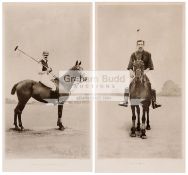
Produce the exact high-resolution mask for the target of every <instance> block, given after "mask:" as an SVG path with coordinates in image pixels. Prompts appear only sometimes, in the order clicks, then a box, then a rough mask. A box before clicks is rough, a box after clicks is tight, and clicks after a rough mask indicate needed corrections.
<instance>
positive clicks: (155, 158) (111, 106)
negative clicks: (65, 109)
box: [95, 3, 185, 173]
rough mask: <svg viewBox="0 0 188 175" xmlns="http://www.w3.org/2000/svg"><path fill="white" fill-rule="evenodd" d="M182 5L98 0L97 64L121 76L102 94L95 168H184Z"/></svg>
mask: <svg viewBox="0 0 188 175" xmlns="http://www.w3.org/2000/svg"><path fill="white" fill-rule="evenodd" d="M184 13H185V6H184V3H96V21H95V24H96V70H98V71H99V70H100V71H109V72H113V75H114V76H116V79H111V81H110V84H113V88H114V89H113V88H112V87H111V89H112V91H111V93H110V94H106V95H105V94H103V95H105V96H108V97H109V99H110V100H98V101H96V172H169V173H170V172H184V171H185V167H184V166H185V162H184V159H185V157H184V155H185V152H184V147H185V138H184V137H185V127H184V125H185V115H184V112H185V84H184V82H185V44H184V42H185V41H184V38H185V26H184V25H185V21H184V20H185V19H184V18H185V16H184ZM118 71H119V73H117V72H118ZM115 72H116V73H115ZM122 72H124V75H126V78H124V79H123V77H122V75H123V74H122ZM121 77H122V78H121ZM120 78H121V79H120ZM125 79H128V80H129V82H126V81H124V80H125ZM117 80H118V81H117ZM117 82H118V83H120V86H118V87H117ZM107 83H108V82H107ZM114 92H115V93H114Z"/></svg>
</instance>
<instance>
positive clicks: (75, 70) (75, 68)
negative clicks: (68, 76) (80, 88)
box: [70, 60, 87, 82]
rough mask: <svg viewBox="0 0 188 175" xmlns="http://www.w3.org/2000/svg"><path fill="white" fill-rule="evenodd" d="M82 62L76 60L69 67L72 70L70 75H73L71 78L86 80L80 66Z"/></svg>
mask: <svg viewBox="0 0 188 175" xmlns="http://www.w3.org/2000/svg"><path fill="white" fill-rule="evenodd" d="M81 64H82V62H81V61H80V62H78V60H77V61H76V63H75V65H74V66H73V67H72V68H71V69H70V70H71V72H72V76H73V77H75V79H74V78H73V80H75V81H76V80H79V81H80V82H82V81H86V80H87V77H86V76H85V74H84V73H83V68H82V67H81Z"/></svg>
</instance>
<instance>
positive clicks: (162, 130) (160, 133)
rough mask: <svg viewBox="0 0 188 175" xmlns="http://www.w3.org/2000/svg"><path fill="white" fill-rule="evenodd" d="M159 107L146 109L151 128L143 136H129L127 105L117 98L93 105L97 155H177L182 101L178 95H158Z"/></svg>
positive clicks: (179, 154)
mask: <svg viewBox="0 0 188 175" xmlns="http://www.w3.org/2000/svg"><path fill="white" fill-rule="evenodd" d="M158 101H159V102H160V103H161V104H162V105H163V107H162V108H158V109H156V110H153V109H151V110H150V116H151V117H150V125H151V130H150V131H147V133H146V134H147V137H148V138H147V139H145V140H143V139H141V138H139V137H134V138H131V137H130V136H129V133H130V128H131V124H132V121H131V120H132V119H131V116H132V113H131V109H130V108H125V107H120V106H118V105H117V102H99V103H98V105H97V121H96V123H97V132H96V133H97V137H98V139H97V156H98V158H181V156H182V140H183V138H182V133H183V132H182V121H183V119H182V104H181V98H180V97H168V98H167V97H160V98H158Z"/></svg>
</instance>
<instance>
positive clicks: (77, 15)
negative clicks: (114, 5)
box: [3, 3, 92, 171]
mask: <svg viewBox="0 0 188 175" xmlns="http://www.w3.org/2000/svg"><path fill="white" fill-rule="evenodd" d="M91 19H92V4H91V3H3V95H4V96H3V108H4V115H3V126H4V130H3V135H4V136H3V138H4V139H3V140H4V146H3V148H4V150H3V151H4V153H3V169H4V171H90V170H91V167H92V165H91V155H92V153H91V147H92V145H91V116H92V108H91V107H92V106H91V101H89V100H88V101H86V100H85V101H82V100H76V99H71V96H72V94H74V89H75V87H74V86H76V85H78V84H83V83H84V81H86V79H87V78H86V77H85V75H84V73H83V72H84V71H85V70H87V71H88V70H91V67H92V65H91V63H92V45H91V44H92V23H91V22H92V21H91ZM65 77H69V79H70V77H71V78H72V79H71V81H69V82H67V81H66V79H65ZM78 77H81V78H82V80H83V81H81V79H80V81H79V80H78V81H77V78H78Z"/></svg>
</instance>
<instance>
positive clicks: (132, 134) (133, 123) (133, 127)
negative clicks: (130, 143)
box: [130, 106, 136, 137]
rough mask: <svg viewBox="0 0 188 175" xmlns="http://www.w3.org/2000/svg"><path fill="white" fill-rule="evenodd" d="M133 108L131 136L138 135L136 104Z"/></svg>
mask: <svg viewBox="0 0 188 175" xmlns="http://www.w3.org/2000/svg"><path fill="white" fill-rule="evenodd" d="M131 110H132V128H131V134H130V136H131V137H136V127H135V122H136V114H135V106H131Z"/></svg>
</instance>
